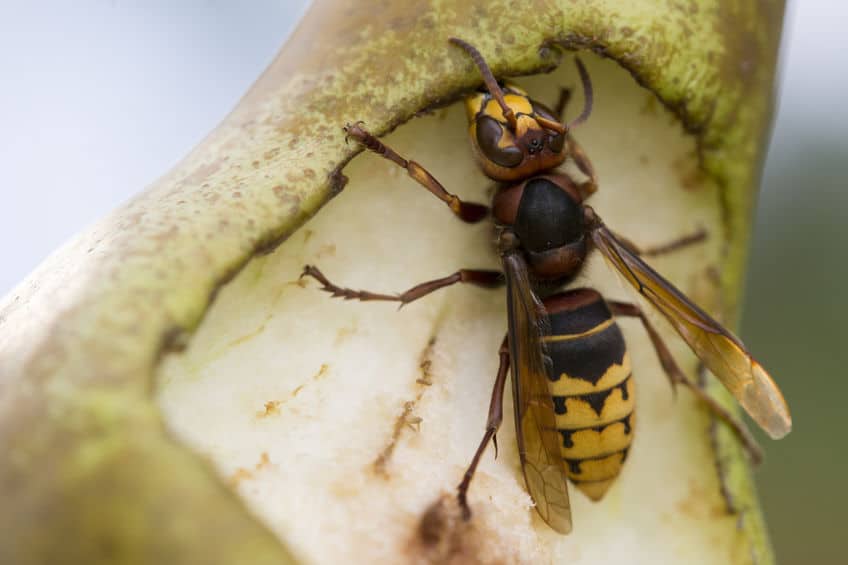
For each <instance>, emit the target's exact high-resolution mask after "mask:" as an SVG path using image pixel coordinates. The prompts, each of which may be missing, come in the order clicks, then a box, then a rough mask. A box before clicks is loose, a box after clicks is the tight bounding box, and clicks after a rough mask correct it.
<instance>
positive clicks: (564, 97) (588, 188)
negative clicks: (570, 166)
mask: <svg viewBox="0 0 848 565" xmlns="http://www.w3.org/2000/svg"><path fill="white" fill-rule="evenodd" d="M570 100H571V89H570V88H561V89H560V91H559V100H557V104H556V108H555V109H554V111H555V112H556V115H557V116H558V117H559V120H560V121H561V122H562V121H564V120H565V107H566V106H567V105H568V102H569V101H570ZM566 142H567V143H568V148H567V149H566V152H567V153H568V155H570V156H571V158H572V160H573V161H574V164H575V165H577V168H578V169H580V172H581V173H583V174H584V175H586V176H587V177H589V180H587V181H586V182H584V183H582V184H581V185H580V187H579V188H580V194H581V195H582V196H583V198H584V199H585V198H588V197H589V196H590V195H592V194H594V192H595V191H596V190H598V176H597V175H596V174H595V167H593V166H592V162H591V161H590V160H589V156H588V155H586V152H585V151H583V148H582V147H580V144H579V143H577V141H575V140H574V138H573V137H572V136H571V134H568V137H566Z"/></svg>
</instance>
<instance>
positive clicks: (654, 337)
mask: <svg viewBox="0 0 848 565" xmlns="http://www.w3.org/2000/svg"><path fill="white" fill-rule="evenodd" d="M607 304H609V307H610V310H612V313H613V314H614V315H616V316H628V317H633V318H639V319H640V320H641V321H642V325H643V326H644V327H645V331H647V332H648V337H649V338H651V343H653V345H654V349H655V350H656V352H657V357H659V359H660V364H661V365H662V368H663V371H665V374H666V376H667V377H668V379H669V381H671V386H672V389H674V388H675V386H676V385H678V384H681V385H683V386H685V387H686V388H688V389H689V390H691V391H692V392H693V393H694V394H695V396H696V397H697V398H698V399H699V400H700V401H701V402H703V403H704V404H705V405H706V406H707V408H709V409H710V410H711V411H712V412H713V414H714V415H715V416H718V417H719V418H721V419H722V420H724V422H725V423H726V424H727V425H729V426H730V427H731V429H733V431H734V432H735V433H736V435H737V436H738V437H739V440H740V441H741V442H742V445H743V446H744V447H745V450H746V451H747V452H748V455H749V456H750V457H751V460H752V461H753V462H754V463H755V464H759V463H760V461H762V458H763V453H762V450H761V449H760V446H759V445H758V444H757V441H756V440H755V439H754V436H753V435H752V434H751V431H750V430H749V429H748V428H747V427H746V426H745V424H744V422H742V421H741V420H739V419H738V418H737V417H736V416H734V415H733V414H731V413H730V412H729V411H728V410H727V409H726V408H725V407H724V406H722V405H721V404H719V403H718V401H717V400H716V399H714V398H713V397H712V396H710V395H709V394H707V393H706V392H705V391H704V389H702V388H701V387H699V386H698V385H697V384H695V383H693V382H692V381H690V380H689V379H688V378H687V377H686V375H684V374H683V370H682V369H681V368H680V367H679V366H678V365H677V363H676V362H675V360H674V357H672V356H671V352H670V351H669V350H668V348H667V347H666V345H665V343H664V342H663V341H662V338H661V337H660V335H659V334H658V333H657V330H655V329H654V326H653V325H652V324H651V323H650V322H649V321H648V318H647V316H645V313H644V312H643V311H642V309H641V308H639V307H638V306H637V305H636V304H631V303H628V302H608V303H607Z"/></svg>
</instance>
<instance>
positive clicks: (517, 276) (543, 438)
mask: <svg viewBox="0 0 848 565" xmlns="http://www.w3.org/2000/svg"><path fill="white" fill-rule="evenodd" d="M503 263H504V270H505V272H506V280H507V312H508V315H509V352H510V362H511V369H512V392H513V398H514V400H513V403H514V406H515V428H516V436H517V437H518V453H519V455H520V457H521V468H522V470H523V471H524V479H525V481H526V482H527V490H528V491H529V492H530V496H532V497H533V501H534V502H535V503H536V510H537V511H538V512H539V515H540V516H541V517H542V519H543V520H544V521H545V522H547V523H548V525H549V526H550V527H551V528H553V529H554V530H556V531H557V532H560V533H562V534H567V533H568V532H570V531H571V504H570V502H569V500H568V486H567V484H566V475H565V464H564V462H563V460H562V455H561V454H560V442H561V441H562V440H561V439H560V436H559V433H558V432H557V430H556V419H555V415H554V406H553V400H552V399H551V395H550V392H549V391H548V385H547V373H546V370H545V362H544V357H543V351H542V340H541V333H542V327H543V324H544V313H543V310H542V305H541V304H540V302H539V300H538V299H537V298H536V296H535V294H534V293H533V290H532V288H531V286H530V281H529V280H528V278H527V266H526V264H525V263H524V260H523V259H522V258H521V257H520V256H519V255H517V254H511V255H506V256H505V257H503Z"/></svg>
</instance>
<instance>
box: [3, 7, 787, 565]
mask: <svg viewBox="0 0 848 565" xmlns="http://www.w3.org/2000/svg"><path fill="white" fill-rule="evenodd" d="M783 10H784V7H783V2H780V1H767V0H765V1H761V2H756V3H751V2H746V1H743V0H690V1H687V2H679V1H676V0H631V1H628V2H613V1H609V0H584V1H581V2H572V1H566V0H559V1H556V0H550V1H528V2H523V3H522V6H521V9H520V10H516V9H515V3H514V2H507V1H500V0H486V1H474V0H461V1H456V2H435V1H429V2H428V1H423V0H422V1H417V0H415V1H409V2H386V1H378V0H373V1H359V2H338V1H333V0H317V1H316V2H315V3H314V4H313V6H312V7H311V9H310V11H309V12H308V13H307V14H306V16H305V18H304V20H303V21H302V22H301V24H300V26H299V27H298V28H297V29H296V31H295V32H294V34H293V35H292V36H291V38H290V39H289V41H288V42H287V43H286V44H285V45H284V46H283V47H282V49H281V51H280V53H279V55H278V56H277V58H276V59H275V61H274V62H273V63H272V64H271V66H270V67H269V68H268V69H267V70H266V71H265V73H264V74H263V75H262V76H261V77H260V78H259V80H258V81H257V82H256V84H255V85H254V86H253V87H252V88H251V89H250V91H249V92H248V93H247V94H246V95H245V96H244V98H243V99H242V100H241V101H240V102H239V104H238V106H237V107H236V108H235V109H234V110H233V112H232V113H231V114H230V115H229V116H228V117H227V118H226V119H225V120H224V121H223V122H222V123H221V125H220V126H219V127H218V128H217V129H215V130H214V131H213V132H212V133H211V134H210V135H209V136H208V137H207V138H206V139H205V140H204V141H203V142H202V143H201V144H200V145H198V146H197V147H196V148H195V149H194V150H193V151H192V152H191V153H190V154H189V155H187V156H186V157H185V159H184V160H183V161H182V162H180V163H179V164H178V165H177V166H176V167H175V168H174V169H173V170H171V171H170V172H168V173H167V174H165V175H164V176H163V177H162V178H161V179H160V180H159V181H157V182H156V183H155V184H154V185H152V186H151V187H149V188H147V189H145V190H143V191H141V192H139V194H138V196H137V197H135V198H134V199H133V200H132V201H130V202H128V203H127V204H125V205H124V206H122V207H121V208H119V209H118V210H116V211H115V212H113V213H112V214H110V215H109V216H107V217H105V218H103V219H102V220H101V221H100V222H99V223H97V224H96V225H95V226H93V227H92V228H90V229H88V230H86V231H85V232H83V233H81V234H80V235H78V236H76V237H75V238H73V239H72V240H71V241H69V242H68V243H67V244H66V245H64V246H63V247H62V248H60V249H59V250H57V251H56V252H55V253H54V254H53V255H51V256H50V257H49V258H48V259H47V260H46V261H45V262H44V263H43V264H42V265H41V266H40V267H39V268H38V269H37V270H36V271H35V272H34V273H32V274H31V275H30V276H29V277H28V278H27V279H26V280H24V281H23V282H22V283H21V284H20V285H18V286H17V287H16V288H15V289H14V290H13V291H12V292H11V293H10V294H9V295H7V296H6V297H4V298H3V299H2V301H0V453H3V457H2V460H1V461H0V500H2V505H0V563H18V564H21V565H25V564H30V563H87V564H99V563H104V564H105V563H186V564H188V563H191V564H194V563H196V564H204V565H210V564H218V563H220V564H224V563H251V564H257V565H259V564H265V563H268V564H271V563H273V564H275V565H279V564H284V563H294V562H295V561H294V558H293V557H292V554H291V553H289V551H288V550H287V549H286V545H287V542H286V541H281V540H280V539H279V538H278V536H276V535H275V534H274V533H272V532H271V530H270V529H268V528H267V527H266V526H264V525H262V524H261V523H260V521H259V520H258V519H257V518H256V517H255V515H254V513H253V512H252V511H250V510H248V508H247V506H246V505H245V503H244V502H243V501H242V500H241V499H240V498H239V497H238V496H236V494H234V492H233V491H232V490H231V489H230V488H229V487H228V486H227V484H226V482H225V481H223V480H222V479H221V478H220V477H219V475H218V474H217V473H216V472H215V470H214V469H213V466H212V465H211V464H210V463H209V462H208V460H207V459H205V458H204V457H203V456H201V455H198V454H197V453H196V452H195V451H193V450H190V449H189V448H187V447H186V446H185V445H184V444H183V443H182V442H181V441H180V440H178V439H177V438H176V436H174V435H172V434H170V433H169V432H167V431H166V426H165V425H164V423H163V418H162V415H161V414H160V410H159V407H158V405H157V404H156V403H155V402H154V397H153V390H154V374H155V371H156V370H157V367H158V365H159V363H160V360H161V359H162V358H163V356H164V355H166V354H167V353H168V352H171V351H178V350H180V349H181V348H182V347H184V346H185V345H186V344H187V343H189V341H190V340H191V338H192V334H193V332H194V331H195V330H196V328H197V327H198V325H199V324H201V321H202V320H203V319H204V315H205V313H206V312H207V310H208V309H209V307H210V304H212V302H213V301H214V299H215V297H216V295H217V294H218V291H219V289H221V287H222V286H223V285H225V284H226V283H227V282H228V281H230V280H231V279H233V277H234V276H236V275H237V274H238V273H239V272H240V271H241V270H242V268H243V267H245V265H247V264H248V262H249V261H250V260H251V259H252V258H254V257H256V256H258V255H260V254H264V253H267V252H269V251H270V250H273V249H274V248H275V247H276V246H277V245H278V244H280V243H281V242H284V241H285V240H286V239H287V238H288V237H289V236H290V235H291V234H292V233H293V232H294V231H295V230H297V229H298V227H300V226H301V225H302V224H303V223H304V222H305V221H306V220H307V219H308V218H310V217H311V216H312V215H314V214H316V213H317V212H318V211H319V209H320V208H321V206H322V205H323V204H325V203H327V202H328V200H329V199H331V198H332V197H333V196H334V195H335V194H337V193H338V192H339V191H341V190H342V189H343V188H344V186H345V177H344V175H343V174H342V169H343V167H344V166H345V165H346V164H347V163H348V161H349V160H350V159H351V158H352V157H353V156H354V154H356V153H357V152H359V148H358V147H357V146H356V144H353V143H351V144H349V145H346V144H345V142H344V134H343V132H342V129H341V126H342V125H343V124H344V123H346V122H350V121H354V120H363V121H364V122H366V123H367V125H368V127H369V129H370V131H372V132H373V133H375V134H377V135H382V134H385V133H386V132H389V131H390V130H392V129H394V128H395V127H397V126H399V125H401V124H403V123H404V122H406V121H408V120H409V119H410V118H412V117H413V116H415V115H416V113H418V112H420V111H421V110H423V109H426V108H430V107H433V106H436V105H441V104H445V103H448V102H450V101H454V100H457V99H459V97H460V96H461V94H462V93H464V92H467V91H468V90H469V89H471V88H472V87H475V86H477V85H478V84H479V82H480V79H479V75H478V73H477V70H476V69H475V68H474V67H473V66H472V65H471V64H470V62H469V61H468V59H467V57H465V56H464V54H463V53H462V52H459V51H458V50H456V49H452V48H451V47H450V46H449V44H448V42H447V38H449V37H451V36H457V37H462V38H465V39H467V40H469V41H473V43H474V45H475V46H476V47H477V48H478V49H479V50H480V51H481V52H482V53H484V54H485V55H486V57H487V60H488V62H489V64H490V65H491V67H492V69H493V71H494V73H495V74H496V75H497V76H506V75H526V74H532V73H536V72H539V71H542V70H549V69H551V68H552V67H553V66H555V65H557V64H558V63H559V62H560V60H561V59H563V58H565V57H562V56H561V54H560V51H559V50H558V49H556V48H554V47H543V46H545V45H554V44H559V45H562V46H564V47H566V48H569V49H581V50H589V51H593V52H595V53H596V54H598V55H601V56H602V57H605V58H609V59H611V60H613V61H615V62H616V63H618V64H619V65H620V66H621V67H623V68H624V69H626V70H627V71H628V72H629V73H630V74H631V75H632V77H633V79H634V80H635V81H637V82H638V83H639V84H640V85H642V86H643V87H644V88H646V89H648V90H650V91H651V92H653V93H654V95H655V96H656V99H658V100H659V101H660V102H661V104H662V105H663V106H665V107H666V108H668V109H669V110H671V112H673V114H674V115H675V116H676V117H677V119H678V120H679V122H680V123H682V124H683V127H684V128H685V130H686V131H687V132H688V133H689V134H690V135H691V136H692V137H693V138H694V140H695V145H696V147H697V150H698V159H699V162H700V165H701V172H702V173H703V174H704V175H705V176H706V177H707V178H708V179H710V181H711V182H713V183H715V185H716V186H717V187H718V189H717V194H718V202H716V203H715V206H716V207H717V208H718V210H719V216H720V220H721V226H722V231H723V233H720V234H715V235H716V237H720V238H721V242H722V251H723V253H722V255H723V256H722V260H721V270H720V276H721V288H722V300H721V306H722V309H723V311H724V313H725V314H729V315H730V316H733V313H734V312H735V308H736V305H737V301H738V288H739V285H740V283H741V280H742V277H743V266H744V260H745V253H746V249H747V243H748V239H749V231H750V226H751V223H750V218H751V213H752V205H753V202H754V198H755V195H756V189H757V184H758V178H759V172H760V167H761V164H762V160H763V156H764V149H765V140H766V136H767V134H768V129H769V120H770V117H771V112H772V105H773V98H772V91H773V80H774V70H775V65H776V53H777V47H778V42H779V37H780V31H781V26H782V19H783ZM198 96H202V93H198ZM446 127H448V126H446ZM452 127H455V124H454V126H452ZM459 127H463V126H459ZM586 127H588V126H586ZM433 143H434V144H435V143H438V140H434V141H433ZM365 157H366V156H363V159H364V158H365ZM368 157H373V156H368ZM414 158H417V156H416V157H414ZM469 158H470V157H469ZM603 174H604V173H603V171H601V172H600V175H601V179H602V182H603ZM77 181H78V179H68V186H69V188H68V189H69V190H73V183H74V182H77ZM8 188H9V189H11V188H13V187H8ZM398 190H409V189H408V188H398ZM345 196H348V195H345ZM433 205H434V206H436V204H433ZM445 215H446V216H447V214H445ZM445 220H446V221H448V220H451V218H445ZM33 221H38V218H33ZM375 268H378V265H375ZM436 274H438V273H436ZM316 292H317V291H316ZM363 307H365V306H363ZM731 319H732V318H731ZM400 323H402V322H400ZM486 379H487V380H488V377H486ZM425 421H426V420H425ZM482 424H483V421H482V420H481V421H480V422H476V421H475V422H472V423H469V425H470V426H472V427H473V428H474V429H477V428H481V426H482ZM481 429H482V428H481ZM641 433H645V432H644V430H643V431H642V432H641ZM692 433H693V437H700V439H699V440H698V441H702V442H708V441H713V442H714V443H713V447H714V450H715V452H714V457H715V459H716V460H717V461H723V462H724V463H723V466H722V468H721V469H720V473H721V475H722V476H721V480H722V485H723V488H724V489H725V490H726V491H727V493H726V494H727V495H728V496H729V500H732V504H733V505H734V506H735V507H736V509H737V510H738V509H739V508H742V509H745V511H744V513H743V514H741V515H742V516H744V519H739V520H738V523H739V525H738V528H739V532H740V533H739V539H740V540H741V541H739V544H742V545H743V546H744V548H743V550H740V554H742V555H745V556H748V557H750V560H749V561H739V562H751V563H758V564H763V563H769V562H771V560H772V556H771V551H770V548H769V544H768V540H767V536H766V533H765V526H764V523H763V519H762V516H761V513H760V512H759V509H758V505H757V502H756V495H755V493H754V487H753V483H752V479H751V476H750V471H749V469H748V467H747V464H746V463H745V462H744V459H743V457H742V455H741V451H740V450H739V448H738V446H737V445H736V443H735V440H734V439H733V437H732V436H731V434H729V433H724V431H721V432H719V433H717V434H713V435H710V436H708V435H707V434H705V433H704V431H703V430H700V432H696V431H693V432H692ZM698 434H700V435H698ZM637 447H638V445H637ZM469 455H470V454H469ZM728 462H729V463H728ZM422 464H423V462H422ZM579 520H580V517H579V516H577V517H576V522H575V523H576V526H575V527H576V528H580V525H579ZM746 559H747V557H746Z"/></svg>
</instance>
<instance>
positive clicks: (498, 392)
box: [456, 337, 509, 520]
mask: <svg viewBox="0 0 848 565" xmlns="http://www.w3.org/2000/svg"><path fill="white" fill-rule="evenodd" d="M507 339H508V338H506V337H504V340H503V343H501V349H500V352H499V354H500V360H501V361H500V365H499V366H498V375H497V377H495V386H494V388H492V399H491V400H490V401H489V419H488V420H487V421H486V433H485V434H483V439H482V440H480V445H479V447H477V451H475V452H474V458H473V459H471V465H469V466H468V470H467V471H465V476H464V477H462V482H461V483H459V486H458V487H457V488H456V497H457V500H458V501H459V507H460V508H461V509H462V517H463V518H465V519H466V520H468V519H470V518H471V508H469V507H468V498H467V496H468V486H469V485H470V484H471V478H472V477H473V476H474V471H476V470H477V464H478V463H480V457H482V456H483V452H484V451H486V447H488V445H489V441H490V440H491V442H492V443H493V444H494V445H495V457H497V456H498V440H497V437H496V436H495V434H496V433H497V432H498V428H499V427H500V426H501V421H503V395H504V388H505V386H506V372H507V369H508V368H509V347H508V344H507Z"/></svg>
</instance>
